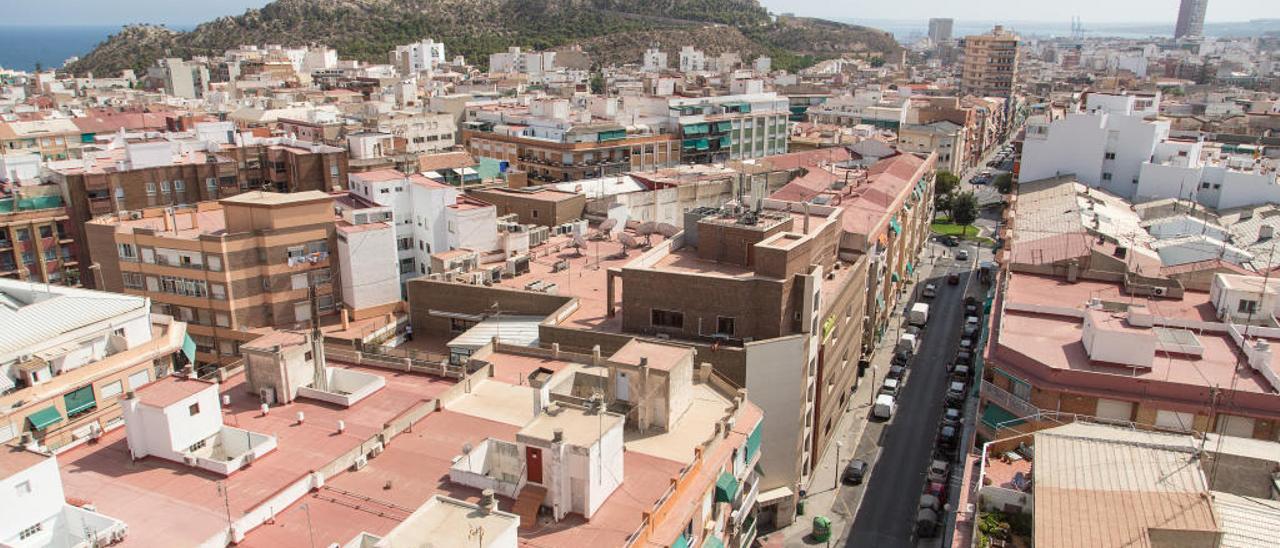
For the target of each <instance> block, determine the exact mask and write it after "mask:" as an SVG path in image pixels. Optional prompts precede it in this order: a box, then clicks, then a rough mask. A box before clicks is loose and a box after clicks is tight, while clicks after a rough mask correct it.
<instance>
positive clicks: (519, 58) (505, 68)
mask: <svg viewBox="0 0 1280 548" xmlns="http://www.w3.org/2000/svg"><path fill="white" fill-rule="evenodd" d="M555 67H556V52H554V51H521V50H520V48H518V47H510V48H507V51H506V52H504V53H493V54H490V55H489V74H527V75H529V76H541V75H542V73H544V72H551V71H552V70H554V69H555Z"/></svg>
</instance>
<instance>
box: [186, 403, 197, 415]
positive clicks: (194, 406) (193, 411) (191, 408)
mask: <svg viewBox="0 0 1280 548" xmlns="http://www.w3.org/2000/svg"><path fill="white" fill-rule="evenodd" d="M187 414H188V415H191V416H192V417H194V416H196V415H199V414H200V402H196V403H193V404H191V405H189V406H187Z"/></svg>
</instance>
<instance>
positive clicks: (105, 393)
mask: <svg viewBox="0 0 1280 548" xmlns="http://www.w3.org/2000/svg"><path fill="white" fill-rule="evenodd" d="M123 391H124V381H116V382H113V383H111V384H105V385H103V386H102V390H99V391H98V395H99V396H102V399H104V400H105V399H107V398H113V397H116V396H119V395H120V393H121V392H123Z"/></svg>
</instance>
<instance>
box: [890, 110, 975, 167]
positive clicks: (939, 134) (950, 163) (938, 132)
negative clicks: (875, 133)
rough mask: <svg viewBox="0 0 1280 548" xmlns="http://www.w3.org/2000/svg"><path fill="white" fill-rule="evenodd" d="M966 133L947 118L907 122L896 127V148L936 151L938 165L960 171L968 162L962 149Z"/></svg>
mask: <svg viewBox="0 0 1280 548" xmlns="http://www.w3.org/2000/svg"><path fill="white" fill-rule="evenodd" d="M968 140H969V139H968V132H967V131H965V128H964V127H963V126H959V125H956V124H955V123H952V122H951V121H949V120H941V121H938V122H933V123H931V124H907V125H905V126H902V127H901V128H898V149H899V150H902V151H903V152H915V153H924V154H930V153H936V154H937V155H938V168H939V169H943V170H946V171H950V172H951V173H964V170H965V169H966V168H967V167H968V166H969V165H970V164H969V162H968V160H969V155H968V153H967V151H966V145H967V144H968Z"/></svg>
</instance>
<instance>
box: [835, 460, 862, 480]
mask: <svg viewBox="0 0 1280 548" xmlns="http://www.w3.org/2000/svg"><path fill="white" fill-rule="evenodd" d="M866 475H867V461H864V460H860V459H853V460H851V461H849V464H847V465H845V467H844V473H842V474H840V481H843V482H844V483H846V484H849V485H858V484H860V483H862V478H864V477H866Z"/></svg>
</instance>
